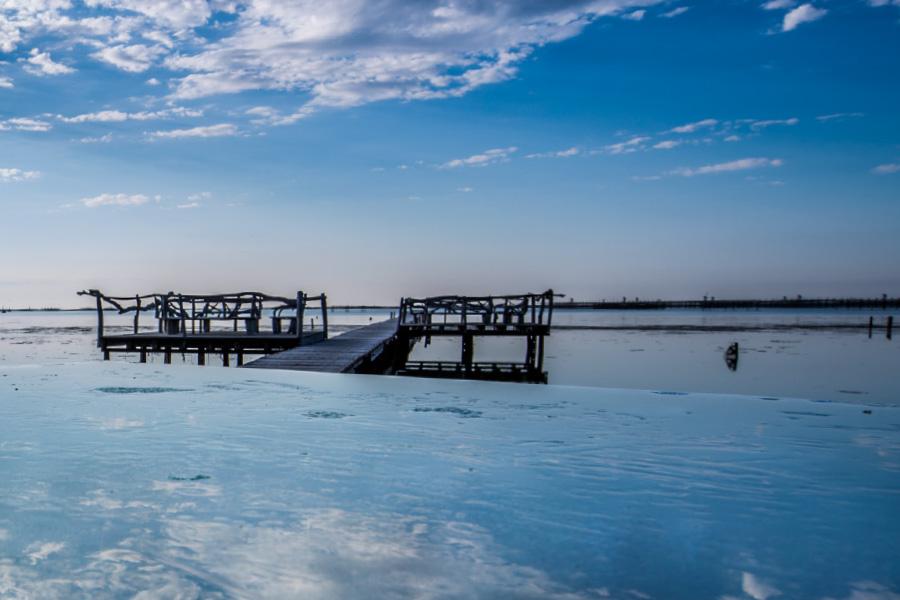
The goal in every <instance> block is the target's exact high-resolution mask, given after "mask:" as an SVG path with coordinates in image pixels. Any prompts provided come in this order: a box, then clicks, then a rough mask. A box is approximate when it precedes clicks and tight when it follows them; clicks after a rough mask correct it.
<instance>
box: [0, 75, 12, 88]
mask: <svg viewBox="0 0 900 600" xmlns="http://www.w3.org/2000/svg"><path fill="white" fill-rule="evenodd" d="M14 87H15V84H13V80H12V79H10V78H9V77H5V76H2V75H0V89H11V88H14Z"/></svg>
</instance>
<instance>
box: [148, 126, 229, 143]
mask: <svg viewBox="0 0 900 600" xmlns="http://www.w3.org/2000/svg"><path fill="white" fill-rule="evenodd" d="M237 134H238V128H237V127H236V126H235V125H232V124H231V123H220V124H218V125H204V126H200V127H191V128H190V129H171V130H169V131H154V132H153V133H151V134H150V135H151V136H152V137H154V138H169V139H175V138H190V137H199V138H210V137H224V136H230V135H237Z"/></svg>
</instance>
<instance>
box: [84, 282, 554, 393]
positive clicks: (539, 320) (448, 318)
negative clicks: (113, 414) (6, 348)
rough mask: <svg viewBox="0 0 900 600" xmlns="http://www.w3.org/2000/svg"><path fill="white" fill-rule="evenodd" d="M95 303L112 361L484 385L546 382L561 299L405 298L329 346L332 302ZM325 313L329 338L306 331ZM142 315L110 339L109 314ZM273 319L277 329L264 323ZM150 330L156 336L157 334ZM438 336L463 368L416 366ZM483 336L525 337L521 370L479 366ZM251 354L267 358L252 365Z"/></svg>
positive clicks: (214, 298)
mask: <svg viewBox="0 0 900 600" xmlns="http://www.w3.org/2000/svg"><path fill="white" fill-rule="evenodd" d="M79 294H81V295H87V296H92V297H94V298H95V300H96V306H97V322H98V327H97V346H98V347H99V348H100V349H101V351H102V352H103V358H104V359H105V360H109V359H110V355H111V354H113V353H130V352H133V353H137V354H138V355H139V357H140V361H141V362H147V358H148V356H149V355H150V354H152V353H161V354H162V355H163V361H164V362H165V363H166V364H168V363H171V362H172V355H173V354H192V355H196V356H197V363H198V364H199V365H204V364H206V361H207V356H208V355H210V354H217V355H220V356H221V359H222V364H223V365H224V366H230V364H231V356H232V355H235V356H236V364H237V366H246V367H248V368H254V369H286V370H293V371H319V372H325V373H368V374H397V375H407V376H416V377H437V378H455V379H483V380H496V381H518V382H528V383H546V382H547V373H546V372H545V371H544V368H543V366H544V337H545V336H547V335H549V334H550V325H551V320H552V315H553V300H554V294H553V291H552V290H548V291H547V292H544V293H543V294H522V295H515V296H477V297H473V296H436V297H430V298H404V299H402V300H401V302H400V308H399V312H398V315H399V317H398V318H397V319H388V320H385V321H381V322H379V323H373V324H371V325H369V326H366V327H360V328H359V329H354V330H351V331H349V332H347V333H345V334H343V335H339V336H337V337H334V338H329V337H328V312H327V310H328V308H327V303H326V298H325V295H324V294H321V295H319V296H308V295H306V294H304V293H303V292H297V294H296V296H295V297H294V298H287V297H282V296H269V295H266V294H261V293H259V292H242V293H237V294H216V295H192V294H176V293H174V292H168V293H165V294H147V295H143V296H141V295H137V296H107V295H105V294H103V293H101V292H100V291H99V290H88V291H84V292H79ZM311 303H313V304H318V306H317V307H316V308H318V309H319V310H321V317H322V325H321V327H320V329H318V330H316V329H313V328H310V329H304V325H303V323H304V317H305V315H306V314H307V313H308V311H309V307H310V304H311ZM108 310H115V311H117V313H118V314H120V315H125V314H129V315H132V314H133V320H132V327H131V329H132V331H131V333H115V334H111V333H107V332H106V331H105V330H104V320H105V312H106V311H108ZM146 311H153V316H154V317H155V319H156V321H155V326H153V327H152V328H148V327H146V326H144V327H143V329H142V327H141V324H140V317H141V314H142V313H144V312H146ZM266 319H268V320H269V321H270V322H271V327H270V328H269V329H263V328H262V327H261V323H264V322H265V321H266ZM148 329H150V330H148ZM433 337H455V338H458V339H459V340H460V342H461V352H460V359H459V360H458V361H435V360H415V361H413V360H410V359H409V357H410V353H411V351H412V349H413V347H414V346H415V344H416V343H417V342H419V341H422V340H424V343H425V345H426V346H428V345H429V344H430V342H431V339H432V338H433ZM481 337H520V338H523V339H524V340H525V349H524V359H523V360H522V361H521V362H498V361H476V360H475V340H476V339H477V338H481ZM248 355H265V356H263V357H262V358H259V359H257V360H255V361H252V362H249V363H248V364H246V365H245V364H244V363H245V357H246V356H248Z"/></svg>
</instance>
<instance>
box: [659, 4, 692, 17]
mask: <svg viewBox="0 0 900 600" xmlns="http://www.w3.org/2000/svg"><path fill="white" fill-rule="evenodd" d="M689 10H690V7H689V6H679V7H678V8H673V9H672V10H670V11H668V12H664V13H662V14H660V15H659V16H660V17H662V18H664V19H673V18H675V17H678V16H680V15H683V14H684V13H686V12H687V11H689Z"/></svg>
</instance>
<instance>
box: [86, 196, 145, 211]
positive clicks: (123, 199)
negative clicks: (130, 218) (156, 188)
mask: <svg viewBox="0 0 900 600" xmlns="http://www.w3.org/2000/svg"><path fill="white" fill-rule="evenodd" d="M156 200H157V201H159V196H157V197H156ZM148 202H150V197H149V196H146V195H144V194H100V195H99V196H93V197H90V198H82V199H81V203H82V204H84V205H85V206H86V207H88V208H98V207H100V206H140V205H142V204H147V203H148Z"/></svg>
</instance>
